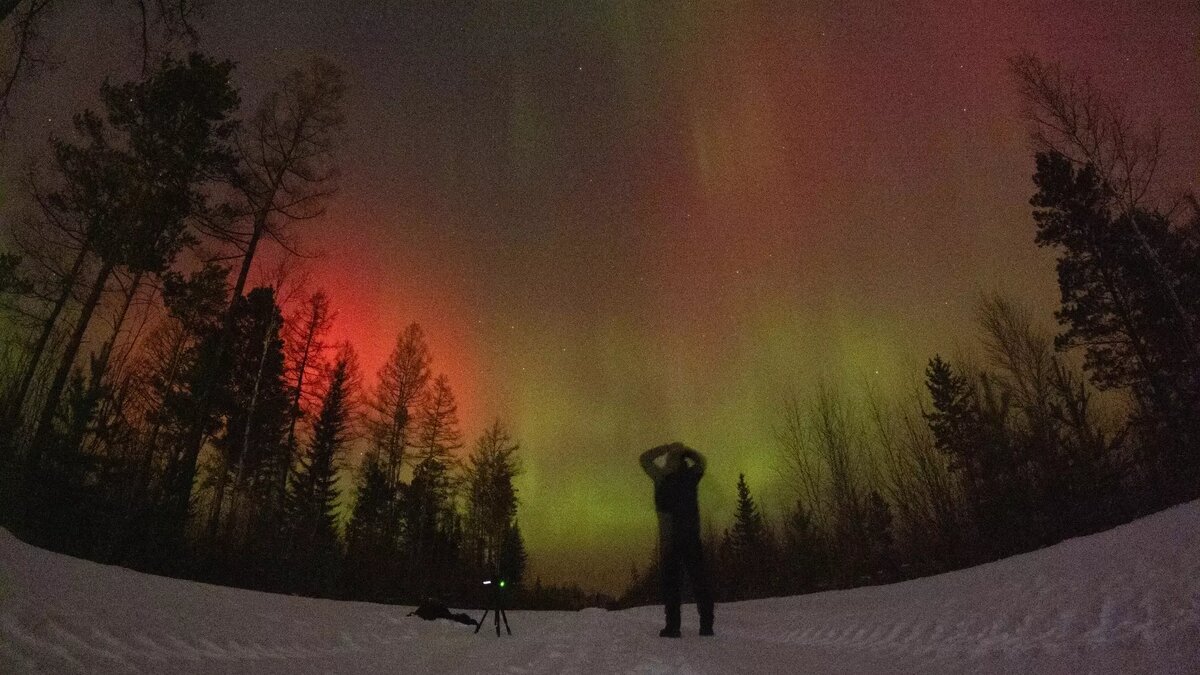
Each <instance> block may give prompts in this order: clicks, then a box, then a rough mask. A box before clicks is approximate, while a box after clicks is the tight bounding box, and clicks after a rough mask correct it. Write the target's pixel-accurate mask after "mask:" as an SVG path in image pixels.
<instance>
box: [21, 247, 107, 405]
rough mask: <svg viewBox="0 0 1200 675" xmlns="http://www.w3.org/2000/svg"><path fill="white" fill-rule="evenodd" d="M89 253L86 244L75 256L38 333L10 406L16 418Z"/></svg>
mask: <svg viewBox="0 0 1200 675" xmlns="http://www.w3.org/2000/svg"><path fill="white" fill-rule="evenodd" d="M87 255H88V247H87V246H84V247H83V248H82V249H80V251H79V255H77V256H76V257H75V263H74V264H72V265H71V273H70V274H69V275H68V276H67V278H66V279H64V280H63V282H62V292H61V293H59V295H58V299H57V300H55V302H54V308H53V309H51V310H50V316H48V317H46V321H45V323H44V324H43V325H42V332H41V334H40V335H38V340H37V343H35V344H34V346H33V354H32V355H31V356H30V357H29V365H28V366H26V369H25V374H24V375H23V376H22V377H21V386H20V388H19V389H18V390H17V396H16V398H14V399H13V401H12V403H11V407H10V408H9V410H10V411H11V412H12V415H13V418H14V419H16V418H17V417H18V416H19V415H20V414H21V408H23V407H25V397H26V396H28V395H29V388H30V386H32V384H33V379H34V377H35V376H36V375H37V369H38V365H39V364H41V361H42V355H43V354H44V353H45V351H46V346H47V345H48V344H50V336H51V335H53V334H54V326H55V324H57V323H58V316H59V315H60V314H62V311H63V308H65V307H66V306H67V301H69V300H70V299H71V290H72V288H73V287H74V286H75V279H76V278H77V277H78V276H79V272H80V270H82V269H83V263H84V262H85V261H86V260H87Z"/></svg>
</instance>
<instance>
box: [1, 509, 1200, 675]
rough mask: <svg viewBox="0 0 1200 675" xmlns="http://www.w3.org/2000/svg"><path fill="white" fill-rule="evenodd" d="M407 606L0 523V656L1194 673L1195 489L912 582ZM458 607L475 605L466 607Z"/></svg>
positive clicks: (21, 667)
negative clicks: (678, 619) (457, 611)
mask: <svg viewBox="0 0 1200 675" xmlns="http://www.w3.org/2000/svg"><path fill="white" fill-rule="evenodd" d="M410 609H411V608H408V607H393V606H387V605H374V604H368V603H347V602H332V601H324V600H312V599H307V598H295V597H288V596H279V595H270V594H266V593H256V592H251V591H243V590H234V589H229V588H222V587H217V586H209V585H205V584H198V583H192V582H187V581H178V580H174V579H165V578H160V577H154V576H148V575H144V574H139V573H136V572H131V571H128V570H125V569H121V568H117V567H110V566H104V565H97V564H95V563H90V562H85V561H82V560H77V559H74V558H70V557H67V556H62V555H57V554H54V553H48V552H46V551H43V550H40V549H36V548H33V547H30V546H27V545H25V544H23V543H21V542H20V541H18V540H17V539H15V538H14V537H12V536H11V535H10V534H8V532H6V531H4V530H0V672H3V673H12V672H16V673H23V672H47V673H58V672H114V673H116V672H147V673H171V672H243V673H301V672H314V673H326V672H347V673H359V672H389V673H402V672H413V673H424V672H473V673H474V672H510V673H527V672H536V673H543V672H554V673H560V672H566V673H591V672H688V673H731V672H804V673H825V672H846V673H872V672H880V673H883V672H886V673H900V672H908V673H935V672H972V673H976V672H984V673H989V672H990V673H1001V672H1004V673H1026V672H1053V673H1085V672H1114V673H1115V672H1120V673H1143V672H1162V673H1188V672H1190V673H1198V672H1200V502H1193V503H1190V504H1185V505H1183V506H1179V507H1176V508H1173V509H1170V510H1168V511H1165V512H1163V513H1160V514H1157V515H1154V516H1151V517H1149V518H1145V519H1143V520H1140V521H1137V522H1135V523H1132V524H1129V525H1126V526H1123V527H1119V528H1117V529H1115V530H1112V531H1109V532H1105V533H1101V534H1098V535H1093V536H1090V537H1083V538H1079V539H1074V540H1071V541H1068V542H1064V543H1063V544H1060V545H1058V546H1054V547H1051V548H1048V549H1044V550H1042V551H1038V552H1035V553H1032V554H1028V555H1023V556H1018V557H1015V558H1010V559H1007V560H1003V561H1000V562H997V563H993V564H989V565H983V566H980V567H977V568H974V569H970V570H963V571H959V572H954V573H950V574H944V575H941V576H937V577H931V578H927V579H918V580H915V581H910V582H906V583H900V584H894V585H890V586H879V587H874V588H863V589H856V590H850V591H836V592H829V593H821V594H817V595H808V596H801V597H793V598H777V599H771V600H758V601H749V602H740V603H732V604H724V605H718V606H717V625H716V631H717V635H716V637H713V638H700V637H698V636H697V635H696V616H695V611H694V608H692V607H685V613H684V637H683V639H681V640H667V639H662V638H659V637H658V636H657V632H658V629H659V628H660V627H661V622H662V619H661V610H660V609H659V608H657V607H643V608H638V609H632V610H627V611H621V612H605V611H603V610H599V609H593V610H585V611H582V612H517V611H513V612H509V622H510V624H511V626H512V629H513V636H512V637H508V636H504V637H501V638H497V637H496V635H495V633H494V632H493V631H492V627H491V625H490V623H491V617H489V618H488V624H489V625H487V626H485V627H484V629H483V630H482V631H480V633H479V634H478V635H474V634H472V628H471V627H469V626H463V625H460V624H456V623H452V622H449V621H435V622H427V621H422V620H420V619H418V618H416V617H411V618H410V617H406V616H405V614H407V613H408V611H409V610H410ZM473 615H477V614H476V613H473Z"/></svg>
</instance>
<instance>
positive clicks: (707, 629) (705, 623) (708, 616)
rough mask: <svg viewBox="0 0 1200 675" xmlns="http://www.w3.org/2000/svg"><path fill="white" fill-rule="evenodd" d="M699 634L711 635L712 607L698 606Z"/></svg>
mask: <svg viewBox="0 0 1200 675" xmlns="http://www.w3.org/2000/svg"><path fill="white" fill-rule="evenodd" d="M700 634H701V635H712V634H713V606H712V605H708V606H704V605H701V606H700Z"/></svg>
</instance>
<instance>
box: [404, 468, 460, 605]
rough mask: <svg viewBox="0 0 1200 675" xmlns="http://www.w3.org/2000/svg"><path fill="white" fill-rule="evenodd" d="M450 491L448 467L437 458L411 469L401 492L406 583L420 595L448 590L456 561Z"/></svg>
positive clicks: (454, 524)
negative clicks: (449, 578) (450, 573)
mask: <svg viewBox="0 0 1200 675" xmlns="http://www.w3.org/2000/svg"><path fill="white" fill-rule="evenodd" d="M451 489H452V484H451V475H450V470H449V467H448V466H447V464H446V463H445V462H444V461H443V460H442V459H441V458H440V457H426V458H425V459H422V460H421V461H420V462H418V463H417V465H416V466H415V467H414V468H413V477H412V481H411V482H410V483H409V484H408V485H407V486H404V489H403V492H402V502H401V508H402V509H403V511H402V513H403V518H404V535H405V536H404V542H403V549H402V550H403V553H404V555H405V556H406V557H407V559H408V580H409V582H410V583H411V584H412V586H413V587H414V588H418V589H423V592H428V591H433V592H434V593H435V594H437V593H441V592H444V591H446V590H448V589H447V588H446V581H447V580H448V577H449V574H448V572H449V570H450V564H451V563H452V562H453V561H454V559H455V558H456V557H457V553H458V552H457V551H456V550H454V549H455V545H456V544H457V539H456V538H454V537H453V529H454V527H455V526H456V525H457V524H456V523H455V522H453V519H454V515H455V514H453V513H452V511H453V504H452V502H451Z"/></svg>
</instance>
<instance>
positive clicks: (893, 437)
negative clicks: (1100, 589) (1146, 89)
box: [620, 55, 1200, 605]
mask: <svg viewBox="0 0 1200 675" xmlns="http://www.w3.org/2000/svg"><path fill="white" fill-rule="evenodd" d="M1012 69H1013V72H1014V74H1015V75H1016V78H1017V81H1018V83H1019V85H1020V87H1021V93H1022V94H1023V96H1024V98H1025V101H1026V104H1027V109H1026V114H1027V117H1028V119H1029V120H1030V121H1031V122H1032V125H1033V131H1034V141H1035V150H1036V154H1035V173H1034V176H1033V183H1034V188H1035V192H1034V194H1033V197H1032V199H1031V200H1030V204H1031V205H1032V206H1033V207H1034V211H1033V222H1034V225H1035V229H1034V233H1033V234H1034V242H1035V243H1036V245H1037V246H1040V247H1045V248H1048V249H1050V250H1052V251H1054V252H1055V254H1056V255H1057V272H1058V287H1059V291H1060V300H1061V302H1060V306H1059V309H1058V310H1057V311H1056V313H1055V318H1056V319H1057V321H1058V325H1059V332H1058V334H1057V335H1053V336H1052V335H1050V334H1049V333H1048V332H1047V331H1043V330H1042V329H1041V328H1039V327H1038V325H1037V322H1036V321H1035V320H1034V319H1033V318H1032V317H1031V315H1030V314H1029V312H1028V311H1026V310H1024V309H1022V308H1021V307H1019V306H1017V305H1015V304H1014V303H1012V302H1011V301H1009V300H1006V299H1005V298H1003V297H1001V296H998V295H988V296H985V297H983V298H982V299H981V300H980V301H979V302H978V304H977V311H976V323H977V326H978V329H979V335H980V338H981V340H980V341H981V346H982V352H983V355H984V356H983V358H982V359H981V360H978V361H977V362H973V361H972V360H970V359H960V360H958V361H952V360H947V359H944V358H942V357H941V356H934V357H933V358H932V359H930V360H929V362H928V366H927V368H926V370H925V372H924V386H923V388H922V390H921V391H918V392H916V393H915V395H914V396H912V397H911V398H909V399H907V400H902V401H890V402H889V401H885V400H883V399H882V398H881V397H879V396H877V395H872V394H870V393H868V394H866V395H863V396H859V397H854V396H850V395H848V394H847V393H846V392H845V391H841V390H839V389H838V388H836V387H834V386H831V385H829V384H827V383H819V384H818V386H817V387H816V393H815V394H814V395H813V396H811V397H810V399H808V400H805V401H792V402H790V403H789V404H788V405H787V406H786V407H785V410H784V411H783V413H782V415H781V416H780V423H779V425H778V428H777V438H778V445H779V460H780V461H779V465H780V468H781V475H782V477H783V479H784V482H785V485H786V486H787V487H790V488H792V490H793V491H794V493H795V495H796V501H795V504H794V506H793V507H792V508H791V509H790V510H789V511H788V512H787V513H785V514H784V515H783V517H782V518H780V519H779V520H778V521H777V522H774V523H770V522H768V521H767V518H766V517H765V515H764V514H763V511H762V509H761V508H760V507H759V505H758V504H756V503H755V501H754V499H753V497H752V496H751V493H750V488H749V486H748V485H747V484H746V482H745V477H744V476H742V477H739V482H738V485H737V489H738V503H737V509H736V513H735V516H734V519H733V521H732V523H731V524H729V526H728V527H727V528H725V529H724V530H723V531H721V532H720V533H717V532H716V531H715V530H712V531H710V532H709V534H708V536H707V539H708V541H707V546H706V549H707V551H708V552H709V554H710V564H711V565H712V567H713V569H714V576H715V578H716V580H717V593H718V599H719V600H736V599H745V598H757V597H765V596H772V595H782V594H793V593H804V592H811V591H816V590H823V589H831V588H847V587H852V586H858V585H864V584H877V583H887V582H891V581H896V580H900V579H908V578H913V577H918V576H923V575H928V574H935V573H938V572H943V571H947V570H952V569H957V568H962V567H967V566H971V565H977V564H980V563H983V562H987V561H991V560H996V559H998V558H1002V557H1005V556H1009V555H1013V554H1017V553H1022V552H1026V551H1031V550H1034V549H1036V548H1039V547H1043V546H1047V545H1050V544H1053V543H1056V542H1059V541H1062V540H1063V539H1066V538H1069V537H1074V536H1078V535H1082V534H1087V533H1091V532H1096V531H1098V530H1102V529H1105V528H1109V527H1112V526H1114V525H1117V524H1120V523H1123V522H1127V521H1128V520H1130V519H1132V518H1135V517H1138V516H1140V515H1144V514H1147V513H1150V512H1152V511H1155V510H1158V509H1161V508H1164V507H1166V506H1169V505H1172V504H1176V503H1179V502H1181V501H1185V500H1189V499H1194V498H1196V497H1197V496H1198V495H1200V435H1198V432H1197V428H1198V425H1200V343H1198V342H1197V334H1198V332H1197V329H1198V326H1200V324H1198V323H1197V318H1198V317H1200V206H1198V205H1197V202H1196V200H1195V198H1193V197H1188V198H1187V199H1186V200H1182V201H1181V202H1176V203H1174V204H1171V205H1169V206H1168V207H1166V208H1162V207H1156V206H1153V205H1152V204H1151V203H1150V195H1151V194H1152V193H1153V192H1154V190H1153V189H1152V188H1154V184H1153V178H1154V167H1155V165H1156V164H1157V161H1158V147H1159V132H1158V130H1157V129H1156V128H1155V129H1151V130H1150V131H1148V132H1144V131H1142V130H1141V129H1139V128H1138V127H1137V126H1136V125H1135V124H1134V123H1133V122H1132V121H1131V120H1129V119H1128V118H1127V117H1126V116H1125V114H1124V113H1123V110H1122V108H1121V107H1119V106H1117V105H1115V104H1113V103H1112V102H1111V101H1109V100H1108V99H1107V98H1106V97H1105V96H1103V95H1102V94H1101V93H1100V92H1099V91H1097V90H1096V89H1095V88H1094V87H1093V86H1092V85H1091V83H1090V82H1089V81H1088V80H1087V79H1086V77H1084V76H1082V75H1080V74H1079V73H1074V72H1068V71H1064V70H1063V69H1061V68H1059V67H1057V66H1055V65H1053V64H1046V63H1043V62H1042V61H1040V60H1038V59H1037V58H1035V57H1032V56H1028V55H1025V56H1021V57H1018V58H1016V59H1014V60H1013V62H1012ZM1183 205H1188V206H1190V209H1185V208H1182V206H1183ZM1078 355H1081V356H1082V358H1081V359H1080V358H1078ZM657 583H658V582H657V570H656V568H655V566H654V565H653V563H652V564H651V565H650V566H649V567H648V568H647V569H645V570H643V571H642V572H638V571H637V570H635V571H634V574H633V577H632V579H631V582H630V585H629V587H628V588H627V589H626V591H625V593H624V595H623V597H622V598H621V601H620V603H621V604H622V605H632V604H642V603H651V602H654V601H655V598H656V594H657Z"/></svg>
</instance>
